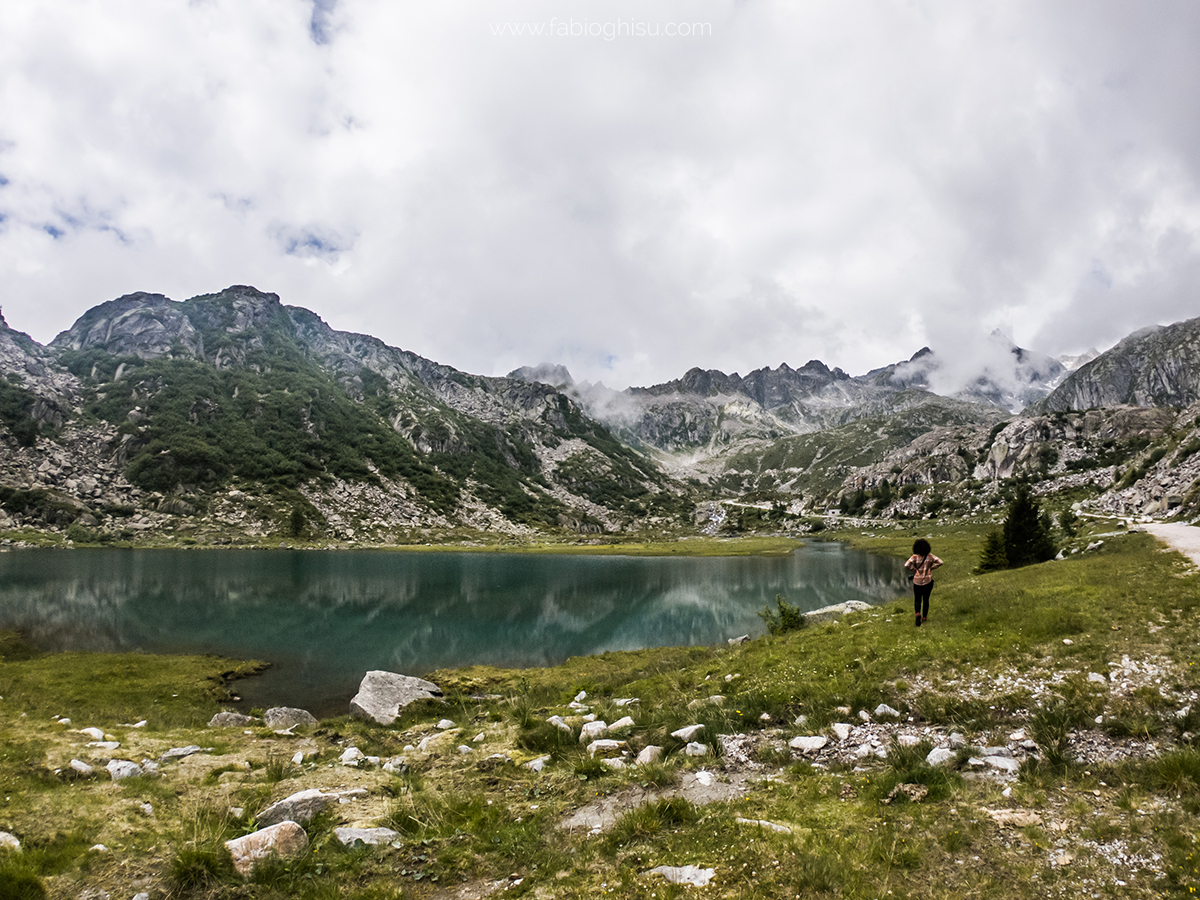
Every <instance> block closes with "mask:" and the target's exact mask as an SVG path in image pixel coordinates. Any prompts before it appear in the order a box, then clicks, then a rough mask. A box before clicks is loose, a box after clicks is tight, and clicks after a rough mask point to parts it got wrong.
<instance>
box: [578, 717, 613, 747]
mask: <svg viewBox="0 0 1200 900" xmlns="http://www.w3.org/2000/svg"><path fill="white" fill-rule="evenodd" d="M606 734H608V725H607V724H605V723H604V722H584V723H583V727H582V728H580V729H579V743H581V744H586V743H589V742H590V741H594V740H596V739H597V738H600V737H603V736H604V735H606Z"/></svg>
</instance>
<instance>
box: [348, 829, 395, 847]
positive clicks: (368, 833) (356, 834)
mask: <svg viewBox="0 0 1200 900" xmlns="http://www.w3.org/2000/svg"><path fill="white" fill-rule="evenodd" d="M333 835H334V837H336V838H337V839H338V840H339V841H341V842H342V843H343V844H344V845H345V846H347V847H353V846H354V845H355V844H356V843H357V842H359V841H361V842H362V843H364V844H367V845H368V846H372V847H373V846H375V845H376V844H390V843H391V842H392V841H394V840H396V839H398V838H399V837H400V832H398V831H393V830H392V829H390V828H335V829H333Z"/></svg>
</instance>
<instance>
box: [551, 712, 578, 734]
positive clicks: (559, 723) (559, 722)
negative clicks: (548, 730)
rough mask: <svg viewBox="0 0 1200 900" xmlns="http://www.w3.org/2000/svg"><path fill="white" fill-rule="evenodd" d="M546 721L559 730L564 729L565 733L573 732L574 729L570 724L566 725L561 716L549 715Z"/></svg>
mask: <svg viewBox="0 0 1200 900" xmlns="http://www.w3.org/2000/svg"><path fill="white" fill-rule="evenodd" d="M546 721H547V722H549V723H550V724H551V725H553V726H554V727H555V728H557V729H558V730H559V731H565V732H566V733H567V734H571V735H573V734H575V729H574V728H572V727H571V726H570V725H568V724H567V723H566V722H565V721H563V717H562V716H551V717H550V718H548V719H547V720H546Z"/></svg>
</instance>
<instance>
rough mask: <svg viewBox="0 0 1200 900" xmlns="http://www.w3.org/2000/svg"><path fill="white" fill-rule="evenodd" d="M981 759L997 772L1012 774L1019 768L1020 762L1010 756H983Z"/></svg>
mask: <svg viewBox="0 0 1200 900" xmlns="http://www.w3.org/2000/svg"><path fill="white" fill-rule="evenodd" d="M983 761H984V762H985V763H986V764H987V766H988V767H989V768H991V769H996V770H997V771H999V772H1008V773H1010V774H1013V773H1016V772H1017V771H1018V770H1019V769H1020V768H1021V764H1020V763H1019V762H1017V761H1016V760H1015V759H1013V758H1012V757H1011V756H985V757H984V758H983Z"/></svg>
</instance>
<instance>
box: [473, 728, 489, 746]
mask: <svg viewBox="0 0 1200 900" xmlns="http://www.w3.org/2000/svg"><path fill="white" fill-rule="evenodd" d="M485 737H487V735H485V734H484V733H483V732H482V731H481V732H479V734H477V735H475V737H473V738H471V743H472V744H478V743H479V742H480V741H482V740H483V739H484V738H485Z"/></svg>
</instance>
